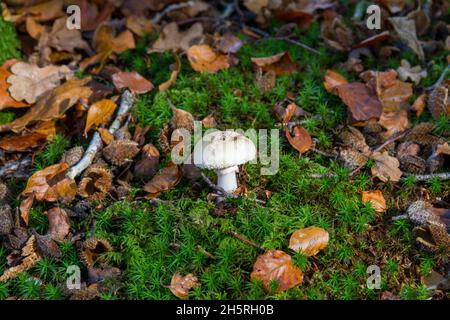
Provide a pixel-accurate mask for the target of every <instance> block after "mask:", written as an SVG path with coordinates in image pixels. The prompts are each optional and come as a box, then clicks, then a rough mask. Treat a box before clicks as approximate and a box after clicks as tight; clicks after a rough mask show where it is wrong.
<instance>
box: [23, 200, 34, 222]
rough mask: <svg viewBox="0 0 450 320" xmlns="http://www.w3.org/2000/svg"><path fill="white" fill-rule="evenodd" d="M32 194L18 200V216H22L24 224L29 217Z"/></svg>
mask: <svg viewBox="0 0 450 320" xmlns="http://www.w3.org/2000/svg"><path fill="white" fill-rule="evenodd" d="M33 201H34V195H33V194H31V195H29V196H28V197H26V198H25V199H23V200H22V201H21V202H20V206H19V211H20V217H21V218H22V220H23V222H25V225H28V220H29V217H30V210H31V207H32V206H33Z"/></svg>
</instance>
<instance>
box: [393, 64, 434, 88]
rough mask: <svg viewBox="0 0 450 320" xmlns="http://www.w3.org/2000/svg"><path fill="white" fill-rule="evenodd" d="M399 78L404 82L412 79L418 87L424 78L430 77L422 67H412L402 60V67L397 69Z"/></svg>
mask: <svg viewBox="0 0 450 320" xmlns="http://www.w3.org/2000/svg"><path fill="white" fill-rule="evenodd" d="M397 72H398V77H399V78H400V80H402V81H407V80H408V79H411V81H412V82H414V84H416V85H418V84H419V83H420V80H422V78H426V77H427V76H428V73H427V70H425V69H422V67H421V66H420V65H418V66H415V67H411V64H410V63H409V61H408V60H405V59H402V61H401V66H400V67H398V69H397Z"/></svg>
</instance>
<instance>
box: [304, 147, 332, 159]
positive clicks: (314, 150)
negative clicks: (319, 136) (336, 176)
mask: <svg viewBox="0 0 450 320" xmlns="http://www.w3.org/2000/svg"><path fill="white" fill-rule="evenodd" d="M310 150H311V151H313V152H315V153H317V154H320V155H321V156H324V157H327V158H332V159H336V158H337V157H338V155H337V154H336V153H329V152H325V151H322V150H319V149H316V148H311V149H310Z"/></svg>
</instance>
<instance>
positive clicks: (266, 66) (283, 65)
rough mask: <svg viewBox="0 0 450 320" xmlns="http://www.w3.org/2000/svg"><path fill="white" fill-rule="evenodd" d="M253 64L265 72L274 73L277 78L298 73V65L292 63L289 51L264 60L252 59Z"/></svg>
mask: <svg viewBox="0 0 450 320" xmlns="http://www.w3.org/2000/svg"><path fill="white" fill-rule="evenodd" d="M251 60H252V62H253V64H255V65H256V66H257V67H258V68H261V69H262V70H263V71H266V72H267V71H273V72H275V74H276V75H277V76H280V75H285V74H292V73H294V72H296V71H297V65H296V64H295V63H294V61H292V58H291V56H290V55H289V53H288V52H287V51H284V52H280V53H278V54H276V55H273V56H270V57H264V58H251Z"/></svg>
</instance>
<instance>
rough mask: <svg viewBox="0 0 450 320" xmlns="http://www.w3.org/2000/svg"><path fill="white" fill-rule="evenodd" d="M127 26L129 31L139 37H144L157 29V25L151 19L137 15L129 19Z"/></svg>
mask: <svg viewBox="0 0 450 320" xmlns="http://www.w3.org/2000/svg"><path fill="white" fill-rule="evenodd" d="M126 26H127V29H128V30H130V31H131V32H133V33H134V34H135V35H137V36H139V37H144V36H145V35H146V34H148V33H150V32H152V31H153V30H154V29H155V25H154V24H153V22H152V21H151V20H150V19H148V18H146V17H143V16H135V15H132V16H128V17H127V22H126Z"/></svg>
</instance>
